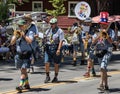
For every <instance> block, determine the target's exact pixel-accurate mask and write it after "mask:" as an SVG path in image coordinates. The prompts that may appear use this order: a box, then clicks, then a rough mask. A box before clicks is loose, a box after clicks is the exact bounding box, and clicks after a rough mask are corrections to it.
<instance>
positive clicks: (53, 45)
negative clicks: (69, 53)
mask: <svg viewBox="0 0 120 94" xmlns="http://www.w3.org/2000/svg"><path fill="white" fill-rule="evenodd" d="M49 22H50V25H51V28H49V29H48V30H47V31H46V33H45V36H46V38H47V39H46V42H45V71H46V79H45V81H44V82H45V83H48V82H49V81H50V75H49V73H50V63H51V62H54V67H55V68H54V71H55V74H54V78H53V80H52V82H57V81H58V78H57V76H58V72H59V64H60V61H61V48H62V43H63V40H64V32H63V31H62V29H60V28H59V27H58V26H57V19H56V18H52V19H51V20H50V21H49Z"/></svg>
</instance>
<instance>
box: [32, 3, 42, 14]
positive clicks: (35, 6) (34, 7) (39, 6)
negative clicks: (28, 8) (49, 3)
mask: <svg viewBox="0 0 120 94" xmlns="http://www.w3.org/2000/svg"><path fill="white" fill-rule="evenodd" d="M32 11H39V12H40V11H43V2H42V1H33V2H32Z"/></svg>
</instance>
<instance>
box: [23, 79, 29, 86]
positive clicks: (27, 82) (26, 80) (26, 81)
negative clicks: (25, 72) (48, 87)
mask: <svg viewBox="0 0 120 94" xmlns="http://www.w3.org/2000/svg"><path fill="white" fill-rule="evenodd" d="M24 85H29V81H28V77H26V78H25V80H24Z"/></svg>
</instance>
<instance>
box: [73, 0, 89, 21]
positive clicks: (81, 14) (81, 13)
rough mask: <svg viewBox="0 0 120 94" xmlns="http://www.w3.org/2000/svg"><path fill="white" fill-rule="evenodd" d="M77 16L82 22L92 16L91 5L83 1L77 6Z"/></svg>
mask: <svg viewBox="0 0 120 94" xmlns="http://www.w3.org/2000/svg"><path fill="white" fill-rule="evenodd" d="M74 11H75V15H76V17H77V18H78V19H80V20H85V19H86V18H88V17H89V16H90V14H91V8H90V5H89V4H88V3H87V2H84V1H81V2H79V3H78V4H77V5H76V6H75V10H74Z"/></svg>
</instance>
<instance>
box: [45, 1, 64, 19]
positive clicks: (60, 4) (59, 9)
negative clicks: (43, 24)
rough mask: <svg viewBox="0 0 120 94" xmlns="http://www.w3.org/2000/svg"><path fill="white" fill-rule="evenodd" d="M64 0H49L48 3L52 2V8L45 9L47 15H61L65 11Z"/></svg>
mask: <svg viewBox="0 0 120 94" xmlns="http://www.w3.org/2000/svg"><path fill="white" fill-rule="evenodd" d="M65 1H66V0H49V2H50V3H52V6H53V8H54V9H53V10H47V9H46V10H45V11H46V12H47V13H48V14H49V15H52V16H54V17H57V16H59V15H62V14H64V13H65V12H66V9H65V7H64V2H65Z"/></svg>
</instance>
